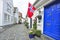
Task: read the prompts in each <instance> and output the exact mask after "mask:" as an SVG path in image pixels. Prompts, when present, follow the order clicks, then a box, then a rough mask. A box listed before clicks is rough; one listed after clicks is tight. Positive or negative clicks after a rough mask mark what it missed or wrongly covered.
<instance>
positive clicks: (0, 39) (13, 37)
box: [0, 24, 40, 40]
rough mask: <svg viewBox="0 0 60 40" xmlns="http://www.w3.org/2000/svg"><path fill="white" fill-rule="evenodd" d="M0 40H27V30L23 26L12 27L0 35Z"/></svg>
mask: <svg viewBox="0 0 60 40" xmlns="http://www.w3.org/2000/svg"><path fill="white" fill-rule="evenodd" d="M0 40H29V37H28V29H26V27H25V26H24V24H17V25H14V26H13V27H11V28H8V29H7V30H5V31H4V32H2V33H0ZM39 40H40V38H39Z"/></svg>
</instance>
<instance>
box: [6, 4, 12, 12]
mask: <svg viewBox="0 0 60 40" xmlns="http://www.w3.org/2000/svg"><path fill="white" fill-rule="evenodd" d="M7 11H8V12H9V13H11V6H10V5H9V4H8V3H7Z"/></svg>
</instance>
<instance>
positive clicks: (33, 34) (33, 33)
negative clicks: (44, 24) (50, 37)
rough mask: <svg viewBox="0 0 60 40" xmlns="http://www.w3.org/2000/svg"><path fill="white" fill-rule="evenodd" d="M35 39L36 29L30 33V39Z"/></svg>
mask: <svg viewBox="0 0 60 40" xmlns="http://www.w3.org/2000/svg"><path fill="white" fill-rule="evenodd" d="M34 37H35V30H34V29H31V30H30V31H29V38H30V39H31V38H34Z"/></svg>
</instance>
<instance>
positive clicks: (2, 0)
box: [0, 0, 13, 26]
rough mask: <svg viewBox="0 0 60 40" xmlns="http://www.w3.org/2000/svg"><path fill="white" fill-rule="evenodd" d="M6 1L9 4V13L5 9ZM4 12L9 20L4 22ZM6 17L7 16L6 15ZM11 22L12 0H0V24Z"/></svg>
mask: <svg viewBox="0 0 60 40" xmlns="http://www.w3.org/2000/svg"><path fill="white" fill-rule="evenodd" d="M7 3H8V4H9V5H10V7H11V8H10V10H11V13H9V12H8V11H7ZM5 14H7V15H9V16H10V17H9V18H10V19H9V20H10V21H7V22H5V20H4V19H5V18H4V17H5V16H4V15H5ZM7 18H8V16H7ZM9 24H13V1H12V0H0V26H4V25H9Z"/></svg>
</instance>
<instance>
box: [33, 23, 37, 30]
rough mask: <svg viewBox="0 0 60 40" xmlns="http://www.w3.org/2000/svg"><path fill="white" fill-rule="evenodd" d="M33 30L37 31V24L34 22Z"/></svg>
mask: <svg viewBox="0 0 60 40" xmlns="http://www.w3.org/2000/svg"><path fill="white" fill-rule="evenodd" d="M33 29H35V30H36V29H37V23H36V22H34V24H33Z"/></svg>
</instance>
